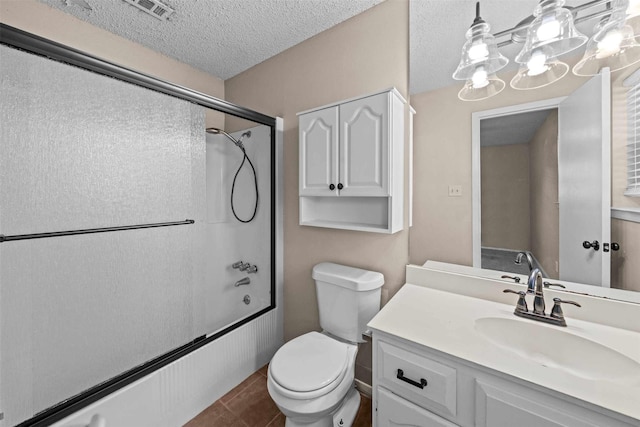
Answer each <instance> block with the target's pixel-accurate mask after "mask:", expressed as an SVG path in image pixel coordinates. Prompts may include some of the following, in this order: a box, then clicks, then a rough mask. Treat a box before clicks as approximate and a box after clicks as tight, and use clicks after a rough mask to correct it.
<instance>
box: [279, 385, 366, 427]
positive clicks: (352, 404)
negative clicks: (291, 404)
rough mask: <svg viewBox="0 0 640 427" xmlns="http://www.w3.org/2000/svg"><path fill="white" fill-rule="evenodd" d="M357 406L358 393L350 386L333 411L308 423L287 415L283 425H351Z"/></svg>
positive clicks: (338, 426) (307, 426)
mask: <svg viewBox="0 0 640 427" xmlns="http://www.w3.org/2000/svg"><path fill="white" fill-rule="evenodd" d="M358 408H360V393H358V390H356V388H355V387H352V388H351V390H349V392H348V393H347V395H346V396H345V398H344V400H343V401H342V404H341V405H340V406H339V407H338V409H337V410H336V411H335V412H332V413H330V414H327V415H326V416H324V417H322V418H321V419H318V420H315V421H312V422H310V423H304V422H300V421H298V420H293V419H291V418H289V417H287V420H286V422H285V427H351V425H352V424H353V421H354V420H355V418H356V414H357V413H358Z"/></svg>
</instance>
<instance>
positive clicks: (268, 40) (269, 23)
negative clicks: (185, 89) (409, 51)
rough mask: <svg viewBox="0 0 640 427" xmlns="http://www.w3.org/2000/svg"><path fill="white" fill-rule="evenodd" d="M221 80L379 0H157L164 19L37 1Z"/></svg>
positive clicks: (87, 1)
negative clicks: (166, 14)
mask: <svg viewBox="0 0 640 427" xmlns="http://www.w3.org/2000/svg"><path fill="white" fill-rule="evenodd" d="M39 1H40V2H41V3H45V4H47V5H49V6H52V7H54V8H56V9H60V10H61V11H63V12H65V13H69V14H71V15H74V16H76V17H77V18H79V19H81V20H83V21H86V22H89V23H90V24H92V25H95V26H97V27H100V28H103V29H105V30H107V31H110V32H112V33H114V34H117V35H119V36H122V37H124V38H126V39H129V40H132V41H134V42H137V43H140V44H141V45H144V46H147V47H149V48H151V49H153V50H155V51H158V52H161V53H163V54H165V55H167V56H170V57H172V58H175V59H177V60H179V61H181V62H184V63H187V64H190V65H192V66H193V67H195V68H198V69H200V70H203V71H206V72H207V73H209V74H212V75H214V76H216V77H219V78H221V79H223V80H226V79H228V78H230V77H233V76H235V75H236V74H238V73H241V72H242V71H244V70H246V69H248V68H251V67H252V66H254V65H256V64H259V63H260V62H262V61H264V60H266V59H268V58H270V57H272V56H274V55H277V54H278V53H280V52H282V51H284V50H286V49H288V48H289V47H291V46H294V45H296V44H298V43H300V42H302V41H304V40H306V39H308V38H310V37H312V36H314V35H316V34H318V33H320V32H322V31H324V30H326V29H329V28H331V27H333V26H334V25H336V24H339V23H340V22H342V21H345V20H347V19H349V18H351V17H352V16H355V15H357V14H359V13H361V12H363V11H365V10H367V9H369V8H370V7H372V6H375V5H376V4H378V3H381V2H382V1H383V0H161V1H162V3H164V4H166V5H167V6H169V7H171V8H172V9H174V10H175V13H173V14H172V15H171V16H169V18H168V19H167V20H166V21H160V20H158V19H156V18H154V17H153V16H151V15H149V14H147V13H145V12H143V11H141V10H139V9H136V8H135V7H134V6H132V5H130V4H128V3H125V2H124V1H122V0H39Z"/></svg>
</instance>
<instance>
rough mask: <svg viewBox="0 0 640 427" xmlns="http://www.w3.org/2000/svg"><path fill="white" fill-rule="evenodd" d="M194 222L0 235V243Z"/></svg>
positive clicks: (182, 223)
mask: <svg viewBox="0 0 640 427" xmlns="http://www.w3.org/2000/svg"><path fill="white" fill-rule="evenodd" d="M194 222H195V221H194V220H192V219H185V220H184V221H175V222H157V223H154V224H139V225H123V226H120V227H102V228H87V229H84V230H70V231H54V232H51V233H34V234H16V235H13V236H5V235H4V234H0V243H2V242H9V241H12V240H29V239H42V238H45V237H60V236H74V235H77V234H92V233H106V232H108V231H121V230H137V229H139V228H155V227H169V226H172V225H187V224H193V223H194Z"/></svg>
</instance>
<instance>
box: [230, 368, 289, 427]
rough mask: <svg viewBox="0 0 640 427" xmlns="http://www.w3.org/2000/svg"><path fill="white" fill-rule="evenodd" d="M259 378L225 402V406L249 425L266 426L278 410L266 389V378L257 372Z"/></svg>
mask: <svg viewBox="0 0 640 427" xmlns="http://www.w3.org/2000/svg"><path fill="white" fill-rule="evenodd" d="M258 375H259V379H257V380H255V381H253V382H252V383H251V384H250V386H249V387H246V388H245V389H244V390H243V391H242V392H241V393H239V394H238V395H236V396H235V397H234V398H233V399H231V400H229V401H228V402H225V406H226V407H227V408H229V410H230V411H231V412H232V413H233V414H234V415H235V416H237V417H238V418H240V419H241V420H242V421H244V422H245V423H246V424H247V425H249V426H252V427H253V426H256V427H258V426H266V425H267V424H268V423H269V422H271V420H273V419H274V418H275V416H276V415H278V413H279V412H280V411H279V410H278V407H277V406H276V404H275V403H273V400H271V396H269V391H268V390H267V379H266V378H265V377H264V376H262V375H260V374H258Z"/></svg>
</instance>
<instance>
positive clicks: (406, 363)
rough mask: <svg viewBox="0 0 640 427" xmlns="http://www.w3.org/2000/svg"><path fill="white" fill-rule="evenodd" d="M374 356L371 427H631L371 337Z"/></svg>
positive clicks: (579, 404)
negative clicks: (372, 426)
mask: <svg viewBox="0 0 640 427" xmlns="http://www.w3.org/2000/svg"><path fill="white" fill-rule="evenodd" d="M451 339H456V338H455V337H451ZM373 348H374V350H373V425H374V426H376V427H391V426H400V425H401V426H419V427H434V426H437V427H445V426H446V427H452V426H463V427H472V426H473V427H516V426H517V427H560V426H563V427H603V426H607V427H630V426H636V427H637V425H638V424H634V423H633V421H629V420H628V418H626V417H622V416H618V415H617V414H615V413H612V412H610V411H607V410H605V409H603V408H598V407H595V406H593V405H590V404H587V403H586V402H583V401H580V400H577V399H574V398H571V397H569V396H565V395H563V394H561V393H558V392H554V391H552V390H548V389H545V388H543V387H540V386H536V385H533V384H530V383H528V382H526V381H522V380H518V379H515V378H513V377H510V376H508V375H505V374H502V373H500V372H497V371H493V370H490V369H488V368H485V367H482V366H478V365H475V364H473V363H471V362H468V361H465V360H461V359H457V358H453V357H449V356H448V355H446V354H443V353H441V352H437V351H435V350H432V349H430V348H428V347H425V346H422V345H418V344H415V343H411V342H408V341H406V340H404V339H400V338H397V337H395V336H393V335H389V334H387V333H384V332H381V331H377V330H374V332H373ZM399 370H400V371H399ZM400 373H401V375H399V374H400ZM399 377H401V378H399Z"/></svg>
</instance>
